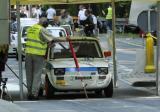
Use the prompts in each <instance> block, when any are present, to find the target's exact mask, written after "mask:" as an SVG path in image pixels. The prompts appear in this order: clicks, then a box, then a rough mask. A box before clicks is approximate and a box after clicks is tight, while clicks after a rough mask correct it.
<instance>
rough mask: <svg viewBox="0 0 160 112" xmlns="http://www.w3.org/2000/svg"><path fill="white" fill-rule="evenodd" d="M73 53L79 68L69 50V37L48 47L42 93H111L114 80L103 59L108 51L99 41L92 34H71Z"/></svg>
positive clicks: (108, 94) (110, 94) (109, 94)
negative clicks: (72, 35)
mask: <svg viewBox="0 0 160 112" xmlns="http://www.w3.org/2000/svg"><path fill="white" fill-rule="evenodd" d="M64 40H65V39H64ZM70 40H71V43H72V46H73V49H74V52H75V54H76V57H77V60H78V64H79V68H77V67H76V64H75V59H74V58H73V54H72V52H71V50H70V45H69V42H68V41H64V42H56V43H55V45H54V46H53V47H51V48H49V49H48V56H47V58H48V59H47V64H46V67H45V68H46V70H45V71H46V77H45V93H46V96H47V98H50V97H53V96H54V95H55V92H57V91H58V92H59V91H62V92H66V91H67V92H68V91H81V90H83V89H84V86H83V85H85V89H86V90H87V91H94V92H95V93H97V94H99V95H103V94H102V91H104V95H105V96H106V97H112V95H113V81H112V74H111V73H110V72H109V64H108V61H107V59H106V57H107V56H108V55H111V54H110V52H108V51H105V52H103V51H102V49H101V46H100V44H99V41H98V40H97V39H96V38H91V37H81V38H80V37H72V38H70Z"/></svg>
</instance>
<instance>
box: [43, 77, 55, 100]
mask: <svg viewBox="0 0 160 112" xmlns="http://www.w3.org/2000/svg"><path fill="white" fill-rule="evenodd" d="M45 93H46V98H47V99H48V98H53V97H54V93H55V88H54V87H53V86H52V84H51V83H50V81H49V79H48V76H47V75H46V77H45Z"/></svg>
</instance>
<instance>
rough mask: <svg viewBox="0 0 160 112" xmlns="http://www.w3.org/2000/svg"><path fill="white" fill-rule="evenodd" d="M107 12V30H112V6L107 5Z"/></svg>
mask: <svg viewBox="0 0 160 112" xmlns="http://www.w3.org/2000/svg"><path fill="white" fill-rule="evenodd" d="M107 12H108V13H107V15H106V19H107V27H108V28H109V30H112V7H111V5H109V7H108V9H107Z"/></svg>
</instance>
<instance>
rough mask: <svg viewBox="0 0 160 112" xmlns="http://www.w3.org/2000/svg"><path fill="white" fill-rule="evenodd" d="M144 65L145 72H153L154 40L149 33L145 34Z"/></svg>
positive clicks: (154, 69)
mask: <svg viewBox="0 0 160 112" xmlns="http://www.w3.org/2000/svg"><path fill="white" fill-rule="evenodd" d="M146 37H147V38H146V65H145V68H144V71H145V73H154V72H155V71H156V68H155V65H154V42H153V36H152V35H151V33H148V34H147V35H146Z"/></svg>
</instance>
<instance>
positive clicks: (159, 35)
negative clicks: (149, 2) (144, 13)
mask: <svg viewBox="0 0 160 112" xmlns="http://www.w3.org/2000/svg"><path fill="white" fill-rule="evenodd" d="M157 4H158V5H157V6H158V11H157V56H156V58H157V61H156V95H157V96H159V90H160V88H159V64H160V57H159V53H160V52H159V50H160V39H159V38H160V1H158V3H157Z"/></svg>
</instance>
